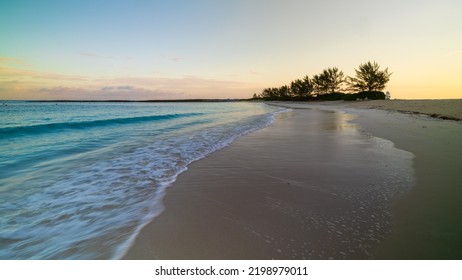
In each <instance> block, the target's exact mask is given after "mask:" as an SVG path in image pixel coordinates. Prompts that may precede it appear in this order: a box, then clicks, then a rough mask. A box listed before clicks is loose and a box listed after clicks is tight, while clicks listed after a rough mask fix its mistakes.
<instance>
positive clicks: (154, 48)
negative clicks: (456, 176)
mask: <svg viewBox="0 0 462 280" xmlns="http://www.w3.org/2000/svg"><path fill="white" fill-rule="evenodd" d="M461 13H462V1H460V0H453V1H451V0H438V1H427V0H419V1H417V0H412V1H406V0H397V1H395V0H388V1H383V0H382V1H374V0H372V1H371V0H370V1H362V0H361V1H359V0H349V1H341V0H320V1H317V0H304V1H295V0H280V1H273V0H266V1H264V0H232V1H231V0H226V1H225V0H214V1H213V0H203V1H200V0H197V1H193V0H187V1H178V0H169V1H165V0H162V1H156V0H146V1H145V0H126V1H122V0H107V1H106V0H98V1H95V0H59V1H58V0H54V1H50V0H40V1H36V0H30V1H27V0H2V1H0V99H2V100H23V99H26V100H37V99H47V100H48V99H51V100H56V99H73V100H80V99H95V100H109V99H128V100H146V99H183V98H249V97H251V96H252V95H253V93H254V92H256V93H259V92H261V90H262V89H263V88H266V87H276V86H281V85H285V84H289V83H290V82H291V81H292V80H295V79H298V78H302V77H304V76H306V75H308V76H310V77H311V76H313V75H315V74H318V73H319V72H321V71H322V70H323V69H326V68H328V67H338V68H339V69H340V70H342V71H343V72H344V73H345V74H346V75H349V76H353V75H354V73H355V72H354V69H355V68H358V66H359V64H362V63H365V62H367V61H376V62H377V63H378V64H379V65H381V67H382V69H384V68H386V67H388V69H389V71H390V72H392V73H393V74H392V76H391V79H390V82H389V84H388V85H387V88H386V89H385V90H388V91H389V92H390V93H391V96H392V98H399V99H441V98H462V17H461V16H460V14H461Z"/></svg>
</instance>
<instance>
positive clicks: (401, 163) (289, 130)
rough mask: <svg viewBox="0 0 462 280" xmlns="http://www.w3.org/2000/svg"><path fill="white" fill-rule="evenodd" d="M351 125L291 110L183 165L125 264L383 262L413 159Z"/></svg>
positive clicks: (333, 116) (343, 118) (339, 117)
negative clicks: (131, 261)
mask: <svg viewBox="0 0 462 280" xmlns="http://www.w3.org/2000/svg"><path fill="white" fill-rule="evenodd" d="M286 105H287V104H286ZM300 106H301V107H304V106H306V105H305V104H302V105H300ZM294 107H296V106H294ZM323 109H328V110H336V111H339V108H338V107H337V108H323ZM362 112H366V113H365V114H366V115H367V114H373V115H377V116H380V114H381V113H380V112H378V111H377V112H375V111H374V110H362ZM367 112H369V113H367ZM382 112H383V111H382ZM400 115H402V114H400ZM406 117H411V116H406ZM363 118H364V117H360V119H363ZM352 119H353V116H352V115H350V114H345V113H333V112H326V111H325V110H319V109H311V110H308V109H294V110H293V111H291V112H288V113H284V114H281V115H279V116H278V118H277V119H276V121H275V123H274V124H273V125H271V126H270V127H267V128H265V129H262V130H259V131H257V132H255V133H252V134H250V135H247V136H244V137H242V138H239V139H238V140H236V141H235V142H233V143H232V144H231V145H230V146H229V147H226V148H225V149H223V150H220V151H218V152H215V153H213V154H212V155H210V156H208V157H206V158H205V159H203V160H200V161H197V162H195V163H193V164H191V165H190V166H189V170H188V171H186V172H185V173H183V174H181V175H180V176H179V177H178V179H177V181H176V182H175V183H174V184H173V185H172V186H170V187H169V188H168V190H167V194H166V197H165V199H164V204H165V208H166V210H165V211H164V212H163V213H162V214H161V215H160V216H158V217H156V218H155V219H154V220H153V221H152V222H151V223H150V224H148V225H147V226H146V227H145V228H144V229H143V230H142V232H141V233H140V235H139V236H138V238H137V239H136V241H135V243H134V245H133V247H132V248H131V249H130V250H129V252H128V253H127V254H126V256H125V259H273V258H274V259H329V258H334V259H358V258H359V259H367V258H377V257H378V258H381V257H382V256H387V255H386V252H385V251H386V250H383V251H380V250H379V251H378V249H377V248H380V244H381V243H383V242H387V240H388V239H389V237H390V236H393V234H394V233H392V230H393V227H394V226H393V225H394V222H393V221H394V218H393V216H392V213H393V209H394V205H395V202H397V201H399V199H400V198H402V197H406V196H407V195H408V193H409V190H410V189H411V188H412V187H413V185H414V184H415V181H414V171H413V168H412V163H413V158H414V156H413V154H411V153H409V152H406V151H403V150H399V149H396V148H395V147H394V146H393V144H392V143H391V142H389V141H386V140H382V139H379V138H376V137H373V136H372V135H371V134H369V133H368V132H366V131H364V129H363V128H361V127H360V126H358V125H355V124H352V123H350V122H349V121H351V120H352ZM364 119H366V120H368V121H369V119H370V118H364ZM358 120H359V119H358ZM361 125H364V124H362V123H361ZM371 127H372V125H371ZM383 138H387V137H383ZM397 215H400V214H399V213H398V214H397ZM392 257H393V256H392Z"/></svg>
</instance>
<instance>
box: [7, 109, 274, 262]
mask: <svg viewBox="0 0 462 280" xmlns="http://www.w3.org/2000/svg"><path fill="white" fill-rule="evenodd" d="M280 110H282V109H280V108H276V107H271V106H268V105H265V104H261V103H252V102H217V103H214V102H200V103H143V102H114V103H109V102H59V103H55V102H20V101H7V102H4V104H3V105H2V106H1V107H0V205H1V208H0V259H118V258H121V257H122V256H123V255H124V254H125V252H126V251H127V250H128V248H129V247H130V245H131V244H132V242H133V241H134V239H135V238H136V236H137V234H138V233H139V231H140V230H141V228H142V227H143V226H144V225H146V224H147V223H149V222H150V221H151V220H152V219H154V218H155V217H156V216H158V215H159V214H160V213H161V212H162V211H163V205H162V198H163V196H164V194H165V190H166V188H167V187H168V186H169V185H170V184H171V183H172V182H174V181H175V179H176V177H177V176H178V175H179V174H180V173H182V172H184V171H185V170H186V169H187V166H188V164H190V163H191V162H194V161H196V160H198V159H201V158H203V157H205V156H207V155H208V154H210V153H212V152H214V151H216V150H219V149H221V148H223V147H225V146H227V145H229V144H230V143H231V142H232V141H233V140H235V139H236V138H238V137H240V136H242V135H245V134H248V133H250V132H252V131H255V130H258V129H261V128H263V127H266V126H268V125H270V124H271V123H272V122H273V121H274V115H275V114H276V113H277V112H278V111H280Z"/></svg>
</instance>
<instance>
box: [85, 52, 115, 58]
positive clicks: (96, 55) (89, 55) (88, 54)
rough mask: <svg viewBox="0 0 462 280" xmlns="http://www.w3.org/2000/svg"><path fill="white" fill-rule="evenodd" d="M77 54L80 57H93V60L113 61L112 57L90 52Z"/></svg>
mask: <svg viewBox="0 0 462 280" xmlns="http://www.w3.org/2000/svg"><path fill="white" fill-rule="evenodd" d="M77 54H78V55H81V56H87V57H94V58H103V59H114V57H113V56H109V55H101V54H96V53H92V52H77Z"/></svg>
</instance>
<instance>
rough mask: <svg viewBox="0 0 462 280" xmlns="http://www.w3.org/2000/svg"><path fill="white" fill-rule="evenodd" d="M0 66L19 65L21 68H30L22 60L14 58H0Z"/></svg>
mask: <svg viewBox="0 0 462 280" xmlns="http://www.w3.org/2000/svg"><path fill="white" fill-rule="evenodd" d="M0 65H21V66H30V65H29V64H27V63H25V62H24V61H23V60H22V59H19V58H15V57H5V56H0Z"/></svg>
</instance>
